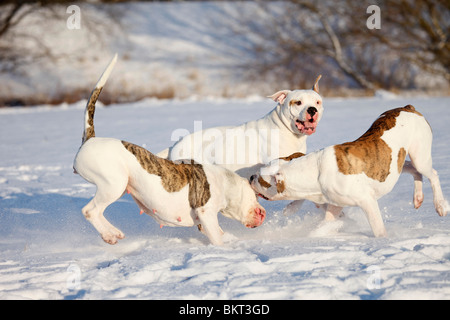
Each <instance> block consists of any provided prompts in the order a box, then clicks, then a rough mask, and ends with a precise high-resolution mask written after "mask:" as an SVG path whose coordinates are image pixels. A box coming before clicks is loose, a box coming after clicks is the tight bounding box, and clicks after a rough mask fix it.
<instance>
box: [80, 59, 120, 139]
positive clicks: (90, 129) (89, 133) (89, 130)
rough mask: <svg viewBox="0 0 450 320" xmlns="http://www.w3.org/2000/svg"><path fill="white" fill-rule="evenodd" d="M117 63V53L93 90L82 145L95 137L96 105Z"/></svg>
mask: <svg viewBox="0 0 450 320" xmlns="http://www.w3.org/2000/svg"><path fill="white" fill-rule="evenodd" d="M116 62H117V53H116V54H115V55H114V57H113V58H112V60H111V62H110V63H109V64H108V66H107V67H106V69H105V71H103V74H102V76H101V77H100V79H99V80H98V81H97V84H96V85H95V88H94V90H92V92H91V95H90V96H89V100H88V102H87V104H86V110H85V111H84V131H83V139H82V143H85V142H86V141H88V140H89V139H90V138H92V137H95V130H94V113H95V103H96V102H97V99H98V96H99V95H100V92H101V91H102V89H103V86H104V85H105V83H106V80H108V77H109V75H110V74H111V71H112V69H113V68H114V65H115V64H116Z"/></svg>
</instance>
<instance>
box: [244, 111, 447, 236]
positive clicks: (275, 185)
mask: <svg viewBox="0 0 450 320" xmlns="http://www.w3.org/2000/svg"><path fill="white" fill-rule="evenodd" d="M431 142H432V131H431V127H430V125H429V123H428V122H427V121H426V120H425V118H424V117H423V116H422V114H420V113H419V112H417V111H416V110H415V108H414V107H413V106H411V105H407V106H405V107H403V108H397V109H393V110H389V111H386V112H385V113H383V114H382V115H381V116H380V117H379V118H378V119H377V120H376V121H375V122H374V123H373V124H372V126H371V127H370V129H369V130H368V131H367V132H366V133H365V134H363V135H362V136H361V137H360V138H358V139H357V140H355V141H353V142H347V143H343V144H339V145H334V146H330V147H327V148H324V149H322V150H319V151H317V152H313V153H310V154H308V155H303V154H301V153H297V154H296V155H293V156H292V157H291V158H286V159H283V160H280V161H277V162H276V163H275V164H272V166H271V167H266V168H262V169H261V173H260V174H257V175H253V176H252V177H251V178H250V181H251V184H252V187H253V188H254V190H255V191H256V192H258V193H259V194H261V195H262V196H263V197H265V198H267V199H269V200H283V199H284V200H300V199H307V200H310V201H313V202H315V203H320V204H328V205H327V212H326V216H325V219H326V220H332V219H335V217H336V216H338V215H339V213H340V212H341V210H342V208H343V207H346V206H359V207H361V208H362V209H363V210H364V212H365V213H366V216H367V218H368V221H369V224H370V226H371V228H372V231H373V233H374V235H375V236H376V237H382V236H386V229H385V227H384V223H383V219H382V216H381V213H380V210H379V207H378V203H377V200H378V199H379V198H380V197H382V196H383V195H385V194H387V193H389V192H390V191H391V190H392V188H393V187H394V185H395V183H396V182H397V180H398V178H399V176H400V174H401V173H402V170H403V171H407V172H409V173H411V174H412V175H413V176H414V184H415V191H414V206H415V207H416V208H418V207H420V205H421V204H422V201H423V193H422V175H424V176H425V177H427V178H428V179H429V180H430V183H431V187H432V190H433V195H434V206H435V208H436V211H437V213H438V214H439V215H440V216H445V215H446V214H447V212H448V210H449V205H448V202H447V201H446V200H445V199H444V196H443V194H442V190H441V186H440V182H439V177H438V175H437V172H436V170H434V169H433V168H432V159H431ZM407 155H409V157H410V159H411V162H407V163H405V158H406V156H407ZM404 164H405V166H404Z"/></svg>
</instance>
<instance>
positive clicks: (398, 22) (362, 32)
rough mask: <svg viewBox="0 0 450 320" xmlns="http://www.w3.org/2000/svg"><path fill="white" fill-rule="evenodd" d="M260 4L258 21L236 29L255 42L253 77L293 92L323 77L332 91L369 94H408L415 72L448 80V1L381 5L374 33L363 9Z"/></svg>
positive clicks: (358, 5) (357, 4)
mask: <svg viewBox="0 0 450 320" xmlns="http://www.w3.org/2000/svg"><path fill="white" fill-rule="evenodd" d="M259 3H260V11H261V12H262V13H261V15H260V16H259V17H260V18H261V21H260V22H258V21H255V17H254V16H252V17H251V21H250V22H249V23H248V24H246V26H245V27H244V28H243V32H246V33H254V34H257V35H259V37H260V40H256V41H253V46H252V48H251V51H252V54H253V55H254V57H255V61H257V62H256V63H254V64H253V65H254V69H255V70H257V72H256V73H255V74H256V75H257V76H258V77H260V76H261V75H267V76H269V77H270V76H275V77H280V76H281V78H279V79H286V80H288V81H290V82H291V84H292V85H294V86H296V85H298V83H300V84H301V81H302V80H301V79H304V77H305V75H309V74H310V73H311V70H315V72H314V73H319V72H324V71H323V70H324V69H325V70H327V72H326V73H328V74H329V75H331V76H332V77H333V78H334V79H335V80H336V83H335V84H338V83H339V82H345V83H346V85H351V84H352V83H353V85H357V86H359V87H361V88H365V89H369V90H374V89H376V88H393V87H397V88H410V87H413V86H414V81H415V77H416V76H417V75H418V74H419V73H420V72H421V71H425V72H429V73H432V74H438V75H440V76H443V77H445V78H446V79H447V80H449V60H450V58H449V55H450V48H449V41H448V37H449V34H450V30H449V23H450V17H449V14H450V10H449V6H450V2H449V1H440V0H418V1H417V0H416V1H413V0H395V1H393V0H390V1H388V0H386V1H381V2H379V6H380V8H381V21H382V27H381V29H379V30H377V29H375V30H369V29H368V28H367V26H366V22H367V19H368V17H369V15H368V14H367V12H366V9H367V7H368V6H369V4H370V3H369V2H365V1H351V0H343V1H313V0H289V1H284V2H277V3H274V2H271V1H259ZM243 19H247V21H249V20H250V19H249V18H248V17H244V18H243ZM269 73H270V74H269ZM309 78H311V75H309V77H308V80H309Z"/></svg>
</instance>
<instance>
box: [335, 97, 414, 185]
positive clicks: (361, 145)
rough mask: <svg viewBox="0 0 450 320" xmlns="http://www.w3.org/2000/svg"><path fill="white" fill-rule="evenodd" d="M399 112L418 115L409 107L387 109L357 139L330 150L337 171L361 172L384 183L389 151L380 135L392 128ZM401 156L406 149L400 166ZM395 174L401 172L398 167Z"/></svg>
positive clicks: (389, 157) (387, 171) (390, 154)
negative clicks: (332, 153)
mask: <svg viewBox="0 0 450 320" xmlns="http://www.w3.org/2000/svg"><path fill="white" fill-rule="evenodd" d="M402 111H405V112H412V113H416V114H418V115H419V116H422V114H420V113H419V112H417V111H416V109H415V108H414V107H413V106H411V105H407V106H405V107H403V108H396V109H393V110H389V111H386V112H385V113H383V114H382V115H381V116H380V117H378V119H377V120H375V122H374V123H373V124H372V126H371V127H370V128H369V130H367V131H366V133H364V134H363V135H362V136H361V137H359V138H358V139H357V140H355V141H353V142H347V143H343V144H340V145H335V146H334V151H335V154H336V161H337V165H338V169H339V171H340V172H341V173H343V174H346V175H348V174H359V173H362V172H364V173H365V174H366V175H367V176H368V177H369V178H372V179H374V180H378V181H380V182H383V181H385V180H386V178H387V177H388V175H389V168H390V165H391V161H392V149H391V148H390V147H389V146H388V145H387V143H386V142H384V141H383V140H382V139H381V136H382V135H383V133H384V131H386V130H390V129H392V128H393V127H394V126H395V123H396V118H397V117H398V116H399V115H400V112H402ZM400 156H403V153H402V154H400V152H399V158H400ZM404 157H406V150H404V156H403V161H401V162H402V164H401V165H402V167H403V162H404ZM399 160H400V159H399ZM399 167H400V165H399ZM399 171H401V170H400V168H399Z"/></svg>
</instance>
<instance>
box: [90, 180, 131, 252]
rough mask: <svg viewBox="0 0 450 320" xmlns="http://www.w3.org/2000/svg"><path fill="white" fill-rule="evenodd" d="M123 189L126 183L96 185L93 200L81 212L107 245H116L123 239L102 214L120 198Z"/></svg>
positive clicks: (120, 232)
mask: <svg viewBox="0 0 450 320" xmlns="http://www.w3.org/2000/svg"><path fill="white" fill-rule="evenodd" d="M125 187H126V183H125V184H124V185H122V184H120V183H119V184H113V183H107V182H102V183H101V184H98V185H97V192H96V194H95V196H94V198H93V199H92V200H91V201H90V202H89V203H88V204H87V205H86V206H85V207H84V208H83V209H82V210H81V211H82V212H83V215H84V216H85V218H86V219H87V220H88V221H89V222H90V223H91V224H92V225H93V226H94V228H95V229H97V231H98V232H99V233H100V235H101V236H102V239H103V240H104V241H105V242H107V243H109V244H116V243H117V240H118V239H123V238H124V237H125V235H124V234H123V233H122V231H120V230H119V229H117V228H116V227H114V226H113V225H112V224H111V223H109V221H108V220H106V218H105V217H104V216H103V212H104V211H105V209H106V208H107V207H108V206H109V205H110V204H111V203H113V202H115V201H116V200H117V199H119V198H120V197H121V196H122V194H123V190H124V188H125Z"/></svg>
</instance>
